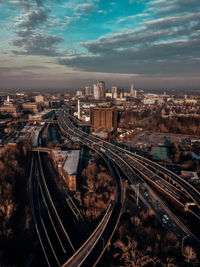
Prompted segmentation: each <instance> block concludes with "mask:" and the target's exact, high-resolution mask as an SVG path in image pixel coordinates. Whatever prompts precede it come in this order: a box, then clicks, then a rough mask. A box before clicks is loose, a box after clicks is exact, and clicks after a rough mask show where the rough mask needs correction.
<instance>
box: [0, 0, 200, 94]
mask: <svg viewBox="0 0 200 267" xmlns="http://www.w3.org/2000/svg"><path fill="white" fill-rule="evenodd" d="M99 80H104V81H105V82H106V87H107V88H109V87H111V86H124V87H129V86H130V84H131V83H134V85H135V88H136V89H137V88H140V89H142V88H160V89H161V88H176V89H177V88H180V89H181V88H184V89H188V90H191V89H200V1H199V0H149V1H148V0H117V1H112V0H111V1H108V0H0V89H42V88H45V89H48V88H50V89H52V88H55V89H59V88H66V89H68V88H84V86H86V85H90V84H93V83H96V82H98V81H99Z"/></svg>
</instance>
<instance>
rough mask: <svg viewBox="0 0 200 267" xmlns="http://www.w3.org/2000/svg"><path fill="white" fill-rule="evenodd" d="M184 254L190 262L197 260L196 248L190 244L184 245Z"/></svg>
mask: <svg viewBox="0 0 200 267" xmlns="http://www.w3.org/2000/svg"><path fill="white" fill-rule="evenodd" d="M183 256H184V257H185V258H186V261H187V262H188V263H190V262H193V263H195V262H196V261H197V254H196V252H195V251H194V249H193V248H192V247H190V246H186V247H184V249H183Z"/></svg>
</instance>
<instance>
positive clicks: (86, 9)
mask: <svg viewBox="0 0 200 267" xmlns="http://www.w3.org/2000/svg"><path fill="white" fill-rule="evenodd" d="M98 2H99V0H86V1H83V2H82V1H81V2H80V3H78V4H76V5H74V7H73V10H74V14H75V15H78V16H79V15H81V14H84V15H86V14H88V13H91V12H92V11H94V10H95V9H96V8H97V3H98Z"/></svg>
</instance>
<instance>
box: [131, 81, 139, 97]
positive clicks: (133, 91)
mask: <svg viewBox="0 0 200 267" xmlns="http://www.w3.org/2000/svg"><path fill="white" fill-rule="evenodd" d="M130 96H131V97H134V98H136V97H137V90H134V85H133V83H132V84H131V88H130Z"/></svg>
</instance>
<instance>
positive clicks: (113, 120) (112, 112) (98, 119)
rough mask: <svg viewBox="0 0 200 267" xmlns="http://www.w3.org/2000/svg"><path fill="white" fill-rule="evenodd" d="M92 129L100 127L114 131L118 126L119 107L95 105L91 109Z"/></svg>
mask: <svg viewBox="0 0 200 267" xmlns="http://www.w3.org/2000/svg"><path fill="white" fill-rule="evenodd" d="M90 121H91V127H92V130H96V129H99V128H103V129H106V130H108V131H113V130H115V129H116V128H117V109H116V107H107V106H106V107H95V108H92V109H91V119H90Z"/></svg>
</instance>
